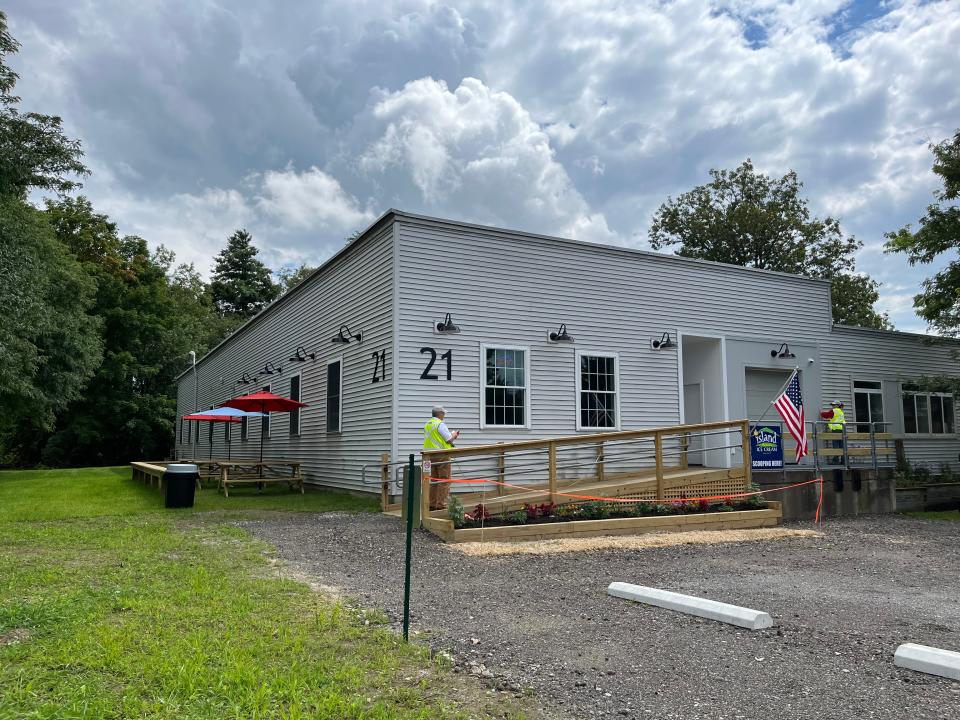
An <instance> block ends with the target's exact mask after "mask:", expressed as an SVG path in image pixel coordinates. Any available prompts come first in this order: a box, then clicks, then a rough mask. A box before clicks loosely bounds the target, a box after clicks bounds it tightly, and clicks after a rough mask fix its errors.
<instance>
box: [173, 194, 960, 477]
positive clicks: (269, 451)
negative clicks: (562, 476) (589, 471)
mask: <svg viewBox="0 0 960 720" xmlns="http://www.w3.org/2000/svg"><path fill="white" fill-rule="evenodd" d="M956 347H960V346H957V345H955V344H952V343H951V344H931V343H930V338H929V337H927V336H924V335H917V334H910V333H900V332H886V331H877V330H870V329H864V328H855V327H844V326H836V325H833V324H832V321H831V305H830V285H829V283H828V282H826V281H824V280H818V279H812V278H807V277H800V276H796V275H789V274H784V273H778V272H771V271H765V270H754V269H748V268H743V267H739V266H734V265H726V264H722V263H714V262H706V261H701V260H694V259H689V258H682V257H678V256H675V255H664V254H659V253H653V252H647V251H642V250H636V249H631V248H625V247H615V246H609V245H600V244H594V243H588V242H580V241H574V240H568V239H562V238H556V237H548V236H544V235H537V234H533V233H527V232H517V231H512V230H503V229H499V228H492V227H482V226H479V225H473V224H469V223H464V222H457V221H452V220H443V219H439V218H432V217H424V216H421V215H415V214H411V213H406V212H401V211H397V210H390V211H388V212H387V213H385V214H384V215H383V216H382V217H380V218H379V219H378V220H377V221H376V222H374V223H373V224H372V225H371V226H370V227H369V228H367V229H366V230H365V231H364V232H363V233H362V234H361V235H360V236H359V237H358V238H357V239H355V240H354V241H352V242H350V243H349V244H347V245H346V246H345V247H344V248H343V249H342V250H340V251H339V252H338V253H337V254H336V255H334V256H333V257H332V258H331V259H330V260H328V261H327V262H326V263H325V264H324V265H323V266H322V267H320V268H319V269H318V270H316V271H315V272H314V273H313V274H312V275H311V276H310V277H308V278H307V279H305V280H304V281H303V282H302V283H300V284H299V285H298V286H297V287H295V288H294V289H293V290H291V291H290V292H288V293H287V294H286V295H284V296H283V297H281V298H280V299H279V300H277V301H276V302H274V303H273V304H272V305H270V306H269V307H267V308H265V309H264V310H263V311H262V312H261V313H259V314H258V315H257V316H256V317H254V318H252V319H251V320H250V321H248V322H247V323H246V324H245V325H243V326H242V327H241V328H240V329H238V330H237V331H236V332H235V333H233V335H231V336H230V337H229V338H227V339H226V340H224V341H223V342H222V343H220V345H218V346H217V347H215V348H214V349H213V350H211V351H210V352H209V353H207V355H206V356H204V357H203V358H201V359H199V360H198V361H197V362H196V364H195V366H193V367H190V368H187V369H186V370H185V371H184V373H182V374H181V375H180V376H179V378H178V383H179V388H178V396H177V408H178V415H179V416H182V415H184V414H187V413H189V412H192V411H195V410H199V409H206V408H210V407H215V406H218V405H220V404H221V403H223V402H225V401H226V400H228V399H229V398H231V397H233V396H234V395H237V394H242V393H247V392H251V391H254V390H259V389H261V388H268V389H269V390H271V391H273V392H275V393H277V394H279V395H284V396H287V397H292V398H294V399H299V400H302V401H303V402H306V403H308V405H309V407H307V408H304V409H302V410H300V411H299V412H296V413H292V414H289V415H287V414H275V415H273V416H272V417H270V418H269V419H267V420H265V421H264V422H265V423H266V426H265V427H264V428H263V430H264V436H265V449H264V455H265V456H266V457H269V458H277V459H283V458H296V459H299V460H302V461H303V471H304V473H305V474H306V477H307V481H308V482H312V483H316V484H320V485H326V486H333V487H339V488H346V489H351V490H367V491H374V490H375V489H376V488H375V487H374V486H373V485H363V484H362V483H361V468H362V467H363V466H364V465H365V464H374V463H378V462H379V461H380V458H381V456H382V454H383V453H389V455H390V457H391V458H392V459H394V460H402V459H403V458H405V457H407V455H408V454H409V453H411V452H417V451H418V450H419V449H420V448H421V446H422V437H423V425H424V423H425V422H426V421H427V420H428V419H429V417H430V410H431V407H432V406H433V405H437V404H440V405H443V406H445V407H446V409H447V421H448V424H449V425H450V426H451V427H452V428H458V429H461V430H462V436H461V439H460V441H459V445H461V446H465V445H472V444H490V443H498V442H509V441H512V440H520V439H535V438H548V437H558V436H567V435H574V434H577V433H595V432H601V431H606V430H618V429H623V430H627V429H640V428H649V427H657V426H668V425H678V424H684V423H695V422H711V421H719V420H728V419H738V418H745V417H749V418H750V419H754V420H757V419H761V418H763V419H764V421H767V422H769V421H771V420H777V419H778V418H777V417H776V414H775V413H774V412H772V411H771V409H770V402H771V401H772V400H773V397H774V395H775V394H776V393H777V391H778V390H779V389H780V388H781V387H782V385H783V384H784V382H785V381H786V379H787V378H788V377H789V375H790V373H791V372H792V370H793V369H794V368H795V367H797V368H799V370H800V375H801V386H802V392H803V397H804V400H805V405H806V410H807V419H808V420H813V419H816V414H817V412H818V411H819V410H820V409H822V408H824V407H825V406H826V405H827V404H828V403H829V402H830V401H831V400H841V401H843V402H844V403H846V408H847V418H848V420H849V421H851V422H856V423H864V424H865V423H886V425H885V426H884V427H885V428H886V430H887V431H889V432H892V433H893V435H894V437H896V438H898V439H901V440H902V441H903V443H902V445H903V448H904V452H905V454H906V456H907V458H908V459H909V460H910V461H912V462H916V463H923V464H926V465H928V466H930V467H931V468H932V469H933V470H934V471H936V470H937V469H938V468H939V467H940V465H941V464H946V465H950V466H952V467H957V466H958V465H960V462H958V453H960V438H958V436H957V430H956V418H955V407H954V402H953V398H952V396H951V395H949V394H948V393H938V392H926V391H924V392H920V391H918V390H917V389H916V388H915V387H914V386H913V385H912V384H911V383H912V382H913V381H915V380H916V379H917V378H919V377H923V376H933V375H947V376H956V375H958V366H957V363H956V361H955V360H954V358H953V355H952V353H953V351H954V349H955V348H956ZM260 435H261V428H260V421H259V420H258V419H254V418H251V419H250V420H248V421H245V422H244V423H243V425H242V426H238V427H234V428H232V429H231V428H230V426H229V425H227V426H224V427H219V426H218V427H213V426H211V427H200V426H196V427H194V428H192V429H191V427H190V424H189V423H186V424H184V423H182V422H181V423H180V424H179V426H178V428H177V435H176V455H177V457H206V456H207V455H208V454H209V453H210V452H211V451H212V454H213V456H214V457H219V456H226V454H227V441H228V439H229V442H230V452H231V453H232V455H233V457H255V456H256V454H257V453H258V443H259V439H260ZM211 444H212V448H211ZM737 452H739V451H738V450H736V449H730V448H727V449H719V450H710V449H707V450H705V451H704V452H703V457H702V458H700V461H701V462H702V463H703V464H704V465H708V466H718V467H722V466H724V465H725V464H726V463H729V462H731V461H732V460H733V461H734V462H735V457H734V456H735V454H736V453H737ZM787 455H788V457H787V462H792V453H790V452H788V453H787ZM803 462H804V463H807V462H810V459H809V458H807V459H805V460H804V461H803Z"/></svg>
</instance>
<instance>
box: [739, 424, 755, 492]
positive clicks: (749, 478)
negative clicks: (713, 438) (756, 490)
mask: <svg viewBox="0 0 960 720" xmlns="http://www.w3.org/2000/svg"><path fill="white" fill-rule="evenodd" d="M740 443H741V447H742V448H743V449H742V451H741V454H742V455H743V458H742V460H743V481H744V488H743V489H744V490H745V491H746V490H749V489H750V485H751V484H752V483H753V472H752V470H753V463H752V462H751V458H750V421H749V420H744V421H743V422H742V423H741V424H740Z"/></svg>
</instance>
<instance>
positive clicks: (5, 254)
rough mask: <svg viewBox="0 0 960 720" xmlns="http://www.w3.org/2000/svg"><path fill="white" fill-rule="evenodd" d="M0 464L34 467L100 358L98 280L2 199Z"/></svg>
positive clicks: (16, 203)
mask: <svg viewBox="0 0 960 720" xmlns="http://www.w3.org/2000/svg"><path fill="white" fill-rule="evenodd" d="M0 277H2V278H3V282H2V283H0V307H3V308H4V312H3V315H2V316H0V407H2V408H3V413H0V464H17V465H21V464H29V463H31V462H34V461H35V460H36V459H37V457H38V455H39V451H40V445H41V444H42V440H43V438H45V437H46V434H47V433H49V432H50V431H51V430H52V429H53V426H54V423H55V420H56V417H57V415H58V414H59V413H61V412H62V411H63V410H64V409H65V408H66V407H67V406H68V405H69V403H71V402H72V401H75V400H77V399H78V398H79V397H80V396H81V393H82V391H83V389H84V387H85V385H86V383H87V381H88V380H89V379H90V377H91V376H92V375H93V373H94V370H95V369H96V367H97V366H98V365H99V363H100V360H101V357H102V348H101V340H100V334H99V329H100V322H99V319H98V318H96V317H93V316H91V315H90V314H88V311H89V309H90V307H91V305H92V302H93V294H94V290H95V284H94V282H93V281H92V280H91V279H90V278H89V277H88V276H87V275H86V273H85V272H84V270H83V268H82V267H81V265H80V263H78V262H77V260H76V259H75V258H74V257H73V255H72V254H71V253H70V252H69V250H67V249H66V248H65V247H64V246H63V245H62V244H61V243H60V242H58V241H57V238H56V236H55V235H54V233H53V231H52V229H51V227H50V225H49V223H48V222H47V219H46V217H45V216H44V214H43V213H42V212H40V211H39V210H37V209H35V208H33V207H31V206H30V205H28V204H27V203H25V202H23V201H21V200H19V199H16V198H10V197H8V198H6V199H2V200H0Z"/></svg>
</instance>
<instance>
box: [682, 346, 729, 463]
mask: <svg viewBox="0 0 960 720" xmlns="http://www.w3.org/2000/svg"><path fill="white" fill-rule="evenodd" d="M684 335H689V336H690V337H700V338H707V339H709V340H719V341H720V374H721V377H722V378H723V382H722V387H721V394H722V398H721V400H722V406H723V417H722V418H721V419H722V420H729V419H730V393H729V390H728V387H727V386H728V379H727V336H726V335H717V334H716V333H712V332H700V331H699V330H694V329H681V328H677V399H678V400H679V403H678V404H679V406H680V424H681V425H683V424H684V412H683V337H684ZM700 392H701V393H702V392H703V385H701V386H700ZM701 407H702V408H704V410H703V411H704V412H706V407H705V403H703V402H701ZM724 444H725V445H729V444H730V443H729V442H726V443H724ZM734 452H735V449H734V448H729V449H728V450H727V452H725V453H724V454H723V458H724V460H723V467H731V460H732V458H733V454H734ZM704 460H706V458H704Z"/></svg>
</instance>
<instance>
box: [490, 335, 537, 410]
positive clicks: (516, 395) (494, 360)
mask: <svg viewBox="0 0 960 720" xmlns="http://www.w3.org/2000/svg"><path fill="white" fill-rule="evenodd" d="M480 353H481V356H482V358H483V363H482V366H481V367H482V370H481V371H482V373H483V378H482V382H483V396H482V400H483V412H482V414H481V418H480V419H481V427H516V428H522V427H530V413H529V409H528V405H529V379H530V371H529V365H528V360H529V353H528V351H527V348H518V347H488V346H486V345H483V346H481V348H480Z"/></svg>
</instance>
